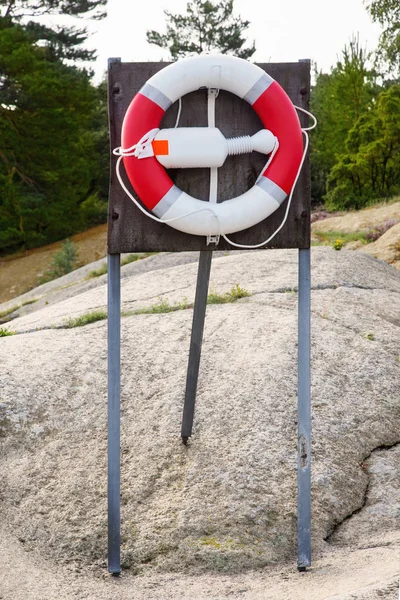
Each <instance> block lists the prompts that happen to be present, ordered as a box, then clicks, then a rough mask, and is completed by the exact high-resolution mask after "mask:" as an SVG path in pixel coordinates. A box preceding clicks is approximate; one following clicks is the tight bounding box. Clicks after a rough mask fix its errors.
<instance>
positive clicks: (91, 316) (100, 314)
mask: <svg viewBox="0 0 400 600" xmlns="http://www.w3.org/2000/svg"><path fill="white" fill-rule="evenodd" d="M104 319H107V311H105V310H94V311H93V312H90V313H85V314H83V315H80V317H75V318H72V317H71V318H70V319H67V320H66V321H65V324H64V327H65V328H66V329H72V328H73V327H83V326H84V325H89V324H90V323H95V322H96V321H102V320H104Z"/></svg>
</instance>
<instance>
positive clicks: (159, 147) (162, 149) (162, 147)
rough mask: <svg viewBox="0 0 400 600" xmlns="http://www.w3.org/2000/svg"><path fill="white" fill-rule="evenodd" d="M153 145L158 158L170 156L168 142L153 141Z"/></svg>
mask: <svg viewBox="0 0 400 600" xmlns="http://www.w3.org/2000/svg"><path fill="white" fill-rule="evenodd" d="M151 145H152V146H153V151H154V154H155V155H156V156H161V155H164V156H165V155H166V154H169V149H168V140H153V141H152V142H151Z"/></svg>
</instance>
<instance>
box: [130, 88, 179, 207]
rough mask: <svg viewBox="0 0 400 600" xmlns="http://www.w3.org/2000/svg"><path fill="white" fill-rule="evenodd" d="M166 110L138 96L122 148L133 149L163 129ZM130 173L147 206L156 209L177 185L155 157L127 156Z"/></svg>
mask: <svg viewBox="0 0 400 600" xmlns="http://www.w3.org/2000/svg"><path fill="white" fill-rule="evenodd" d="M164 115H165V111H164V110H163V109H162V108H161V107H160V106H159V105H158V104H156V103H155V102H153V101H152V100H149V98H146V96H143V95H142V94H140V93H138V94H136V96H135V97H134V99H133V100H132V102H131V103H130V105H129V107H128V110H127V111H126V114H125V118H124V122H123V124H122V140H121V143H122V147H123V148H130V147H131V146H133V145H135V144H137V143H138V141H139V140H140V139H141V138H142V137H143V136H144V135H145V134H146V133H148V132H149V131H150V130H151V129H155V128H156V127H159V126H160V123H161V120H162V118H163V116H164ZM123 160H124V167H125V170H126V174H127V175H128V178H129V180H130V182H131V184H132V185H133V187H134V189H135V192H136V194H137V195H138V196H139V198H140V200H141V201H142V202H143V204H144V205H145V206H146V207H147V208H148V209H149V210H152V209H153V208H154V207H155V206H156V204H158V203H159V201H160V200H161V198H163V197H164V196H165V194H166V193H167V192H168V191H169V190H170V189H171V187H172V186H173V185H174V184H173V182H172V180H171V178H170V177H169V176H168V175H167V172H166V171H165V169H164V167H163V166H162V165H161V164H160V163H159V162H158V160H157V159H156V158H155V157H154V156H152V157H149V158H146V159H143V160H139V159H138V158H135V157H134V156H124V159H123Z"/></svg>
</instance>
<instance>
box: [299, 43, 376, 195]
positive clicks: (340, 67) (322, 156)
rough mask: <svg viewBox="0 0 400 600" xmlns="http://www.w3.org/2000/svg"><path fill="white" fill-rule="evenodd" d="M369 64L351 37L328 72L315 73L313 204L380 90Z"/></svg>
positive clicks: (312, 154)
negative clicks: (348, 139)
mask: <svg viewBox="0 0 400 600" xmlns="http://www.w3.org/2000/svg"><path fill="white" fill-rule="evenodd" d="M369 61H370V54H369V53H368V52H366V50H365V49H363V48H362V47H361V46H360V44H359V41H358V39H357V38H353V39H352V40H351V41H350V42H349V44H348V45H346V46H345V48H344V50H343V51H342V54H341V57H340V59H339V60H338V61H337V63H336V65H335V67H334V68H333V69H332V71H331V73H329V74H326V73H316V83H315V85H314V87H313V90H312V94H311V102H310V106H311V110H312V112H313V113H314V114H315V116H316V117H317V119H318V127H317V128H316V129H315V131H313V132H312V143H311V178H312V196H313V200H314V202H316V203H319V202H322V200H323V196H324V194H325V192H326V180H327V177H328V175H329V172H330V170H331V169H332V168H333V166H334V165H335V163H336V162H337V158H338V156H339V155H340V154H342V153H343V150H344V146H345V141H346V139H347V135H348V133H349V131H350V129H351V128H352V127H353V126H354V124H355V123H356V122H357V120H358V118H359V117H360V116H361V115H362V114H363V113H364V112H365V111H366V110H368V107H369V106H370V104H371V102H372V100H373V98H374V97H376V95H377V93H378V92H379V90H380V88H379V86H378V85H377V75H376V73H375V71H374V70H373V69H372V67H371V66H370V65H369Z"/></svg>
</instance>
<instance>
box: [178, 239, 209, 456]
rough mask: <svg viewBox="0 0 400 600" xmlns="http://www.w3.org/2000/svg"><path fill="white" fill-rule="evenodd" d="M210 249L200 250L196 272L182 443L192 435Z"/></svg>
mask: <svg viewBox="0 0 400 600" xmlns="http://www.w3.org/2000/svg"><path fill="white" fill-rule="evenodd" d="M211 259H212V251H211V250H202V251H201V252H200V259H199V270H198V273H197V286H196V298H195V301H194V310H193V324H192V337H191V340H190V350H189V363H188V370H187V377H186V393H185V404H184V407H183V417H182V430H181V437H182V441H183V443H184V444H186V443H187V440H188V438H189V437H190V436H191V435H192V428H193V417H194V405H195V401H196V390H197V380H198V376H199V366H200V356H201V344H202V341H203V331H204V320H205V316H206V307H207V295H208V283H209V280H210V271H211Z"/></svg>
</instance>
